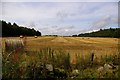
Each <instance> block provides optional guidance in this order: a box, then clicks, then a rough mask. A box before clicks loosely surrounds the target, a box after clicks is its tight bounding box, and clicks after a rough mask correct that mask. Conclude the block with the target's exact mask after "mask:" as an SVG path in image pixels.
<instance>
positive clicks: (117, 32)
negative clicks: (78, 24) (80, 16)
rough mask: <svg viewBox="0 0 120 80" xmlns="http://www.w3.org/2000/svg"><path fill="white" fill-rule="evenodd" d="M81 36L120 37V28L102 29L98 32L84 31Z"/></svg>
mask: <svg viewBox="0 0 120 80" xmlns="http://www.w3.org/2000/svg"><path fill="white" fill-rule="evenodd" d="M78 36H79V37H113V38H120V28H109V29H100V30H99V31H96V32H91V33H82V34H79V35H78Z"/></svg>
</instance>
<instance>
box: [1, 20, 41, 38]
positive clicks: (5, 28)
mask: <svg viewBox="0 0 120 80" xmlns="http://www.w3.org/2000/svg"><path fill="white" fill-rule="evenodd" d="M0 23H2V36H3V37H17V36H20V35H23V36H34V35H36V36H41V32H39V31H36V30H35V29H33V28H32V29H31V28H27V27H21V26H18V25H17V24H16V23H13V24H11V23H10V22H8V23H7V22H6V21H3V20H2V21H1V20H0Z"/></svg>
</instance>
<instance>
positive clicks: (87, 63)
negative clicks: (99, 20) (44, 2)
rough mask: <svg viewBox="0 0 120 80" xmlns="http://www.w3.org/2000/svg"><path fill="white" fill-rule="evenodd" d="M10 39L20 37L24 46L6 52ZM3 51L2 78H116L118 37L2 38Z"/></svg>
mask: <svg viewBox="0 0 120 80" xmlns="http://www.w3.org/2000/svg"><path fill="white" fill-rule="evenodd" d="M9 39H14V40H23V41H24V49H22V50H18V51H15V52H12V51H11V52H12V53H11V52H10V51H9V52H7V51H5V48H6V46H5V40H9ZM8 49H9V48H8ZM2 50H3V51H2V55H3V78H31V77H32V78H33V79H36V78H42V79H43V78H64V79H66V78H67V79H68V80H69V78H70V79H71V78H72V79H73V78H75V79H78V80H79V79H81V78H111V77H113V78H118V65H119V55H118V54H119V52H118V39H117V38H99V37H49V36H42V37H37V38H34V37H26V38H19V37H4V38H2ZM106 65H107V69H106V68H105V67H106ZM42 66H43V69H42ZM101 67H102V70H101V71H99V69H101ZM44 68H47V70H48V71H49V73H48V71H47V70H46V69H44ZM11 70H13V71H11ZM32 70H33V71H32ZM105 70H106V71H105ZM18 71H19V73H20V74H16V73H18Z"/></svg>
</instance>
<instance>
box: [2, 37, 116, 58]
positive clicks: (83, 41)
mask: <svg viewBox="0 0 120 80" xmlns="http://www.w3.org/2000/svg"><path fill="white" fill-rule="evenodd" d="M5 39H20V38H19V37H5V38H2V47H3V49H4V48H5V46H4V43H5V42H4V41H5ZM44 48H52V49H54V50H64V51H66V52H68V53H70V54H71V55H72V54H73V53H77V54H81V55H87V54H89V53H95V54H96V55H97V56H101V55H109V54H117V53H118V39H117V38H99V37H97V38H96V37H49V36H47V37H38V38H34V37H27V38H26V50H27V51H39V50H41V49H44Z"/></svg>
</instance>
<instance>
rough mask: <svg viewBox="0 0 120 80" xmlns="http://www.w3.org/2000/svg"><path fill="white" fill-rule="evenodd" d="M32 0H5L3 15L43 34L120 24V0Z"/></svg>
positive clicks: (93, 29)
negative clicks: (54, 0) (20, 0)
mask: <svg viewBox="0 0 120 80" xmlns="http://www.w3.org/2000/svg"><path fill="white" fill-rule="evenodd" d="M29 1H31V2H29ZM29 1H28V0H24V1H23V0H22V2H19V1H18V2H17V0H9V2H8V0H4V1H2V3H0V4H1V5H2V6H1V7H2V14H0V16H1V17H2V19H3V20H5V21H7V22H12V23H13V22H15V23H17V24H18V25H21V26H25V27H29V28H35V29H36V30H39V31H41V32H42V34H43V35H47V34H48V35H49V34H55V35H56V34H57V35H73V34H79V33H84V32H90V31H95V30H99V29H101V28H102V29H104V28H110V27H118V2H117V1H118V0H104V1H102V0H101V2H99V1H96V0H91V2H90V0H89V1H88V0H85V1H84V2H82V1H81V2H78V0H74V1H76V2H72V1H71V0H69V1H71V2H68V0H64V1H66V2H64V1H63V0H62V2H59V0H56V2H50V1H52V0H44V2H42V1H43V0H41V1H38V0H35V1H34V2H32V0H29ZM48 1H49V2H48ZM108 1H109V2H108Z"/></svg>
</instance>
